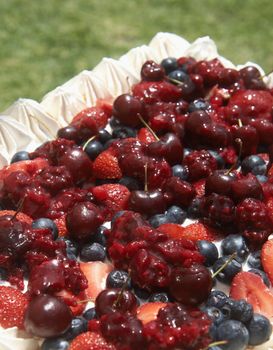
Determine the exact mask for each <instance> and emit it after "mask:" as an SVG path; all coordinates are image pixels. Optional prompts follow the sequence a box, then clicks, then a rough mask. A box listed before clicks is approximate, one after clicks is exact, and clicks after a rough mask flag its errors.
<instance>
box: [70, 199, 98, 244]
mask: <svg viewBox="0 0 273 350" xmlns="http://www.w3.org/2000/svg"><path fill="white" fill-rule="evenodd" d="M103 220H104V218H103V216H102V215H101V212H100V210H99V209H98V208H97V207H96V206H95V205H94V204H92V203H90V202H80V203H76V204H75V205H74V206H73V208H72V209H70V210H69V211H68V213H67V216H66V227H67V230H68V232H69V234H70V236H71V237H72V238H74V239H76V240H86V239H89V238H90V237H91V236H92V235H93V234H95V232H96V230H97V228H98V227H99V226H100V225H101V224H102V223H103Z"/></svg>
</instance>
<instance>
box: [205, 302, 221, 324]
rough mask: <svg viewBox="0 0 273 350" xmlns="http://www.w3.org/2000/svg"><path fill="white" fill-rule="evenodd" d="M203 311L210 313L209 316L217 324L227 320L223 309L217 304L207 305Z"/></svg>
mask: <svg viewBox="0 0 273 350" xmlns="http://www.w3.org/2000/svg"><path fill="white" fill-rule="evenodd" d="M203 311H204V312H205V313H206V314H207V315H208V317H209V318H210V319H211V320H212V322H213V323H214V324H215V325H216V326H218V325H219V324H220V323H222V322H224V321H225V320H226V318H225V316H224V314H223V313H222V311H221V310H220V309H218V308H217V307H215V306H208V307H205V308H204V310H203Z"/></svg>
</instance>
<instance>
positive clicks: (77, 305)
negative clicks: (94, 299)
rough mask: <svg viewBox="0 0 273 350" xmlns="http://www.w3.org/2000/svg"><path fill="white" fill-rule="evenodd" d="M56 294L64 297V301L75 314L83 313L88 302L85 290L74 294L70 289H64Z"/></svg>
mask: <svg viewBox="0 0 273 350" xmlns="http://www.w3.org/2000/svg"><path fill="white" fill-rule="evenodd" d="M55 295H56V296H58V297H60V298H62V299H63V301H64V302H65V303H66V304H67V305H68V306H69V307H70V309H71V311H72V313H73V315H74V316H78V315H81V314H82V313H83V311H84V309H85V307H86V304H87V301H86V300H87V296H86V293H85V291H83V292H80V293H79V294H78V295H74V294H73V293H71V292H70V291H68V290H66V289H63V290H61V291H59V292H57V293H55Z"/></svg>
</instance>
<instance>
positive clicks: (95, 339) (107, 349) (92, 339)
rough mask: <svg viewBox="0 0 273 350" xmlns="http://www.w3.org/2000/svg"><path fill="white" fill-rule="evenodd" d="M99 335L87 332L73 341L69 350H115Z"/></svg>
mask: <svg viewBox="0 0 273 350" xmlns="http://www.w3.org/2000/svg"><path fill="white" fill-rule="evenodd" d="M115 349H116V347H115V346H114V345H113V344H110V343H108V342H107V341H106V340H105V339H104V338H103V337H102V336H101V335H100V334H99V333H95V332H85V333H82V334H80V335H78V336H77V337H76V338H75V339H73V340H72V342H71V344H70V346H69V348H68V350H115Z"/></svg>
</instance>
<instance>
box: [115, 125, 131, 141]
mask: <svg viewBox="0 0 273 350" xmlns="http://www.w3.org/2000/svg"><path fill="white" fill-rule="evenodd" d="M112 137H113V138H114V139H127V138H128V137H136V129H133V128H130V127H129V126H118V127H116V128H115V129H114V130H113V133H112Z"/></svg>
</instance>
